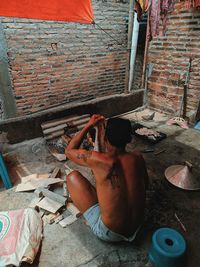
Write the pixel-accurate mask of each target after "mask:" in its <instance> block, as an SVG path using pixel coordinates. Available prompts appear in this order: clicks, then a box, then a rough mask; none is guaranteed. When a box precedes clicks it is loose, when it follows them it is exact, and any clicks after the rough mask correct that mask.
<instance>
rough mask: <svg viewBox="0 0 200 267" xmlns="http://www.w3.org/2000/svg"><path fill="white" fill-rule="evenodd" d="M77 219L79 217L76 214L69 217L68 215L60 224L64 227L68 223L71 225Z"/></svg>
mask: <svg viewBox="0 0 200 267" xmlns="http://www.w3.org/2000/svg"><path fill="white" fill-rule="evenodd" d="M76 220H77V217H76V216H74V215H69V216H68V217H66V218H65V219H64V220H62V221H60V222H59V224H60V225H61V226H62V227H66V226H67V225H70V224H72V223H74V222H75V221H76Z"/></svg>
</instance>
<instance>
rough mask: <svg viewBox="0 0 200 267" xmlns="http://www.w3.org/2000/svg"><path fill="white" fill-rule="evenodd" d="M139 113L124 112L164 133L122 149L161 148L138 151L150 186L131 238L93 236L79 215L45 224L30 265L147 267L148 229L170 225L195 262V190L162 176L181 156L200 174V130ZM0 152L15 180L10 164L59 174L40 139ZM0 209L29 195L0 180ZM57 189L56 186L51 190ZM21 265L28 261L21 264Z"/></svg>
mask: <svg viewBox="0 0 200 267" xmlns="http://www.w3.org/2000/svg"><path fill="white" fill-rule="evenodd" d="M145 112H148V111H147V110H146V111H143V112H133V113H129V114H127V115H126V116H125V117H126V118H129V119H130V120H134V121H138V122H140V123H142V124H144V125H147V126H149V127H153V128H156V129H157V130H159V131H161V132H163V133H166V134H167V138H166V139H164V140H162V141H160V142H159V143H157V144H156V145H150V144H149V143H147V142H145V141H143V140H141V139H139V138H136V137H133V140H132V142H131V144H129V145H128V147H127V149H128V150H129V151H132V150H134V149H138V150H144V149H149V148H151V149H154V152H157V151H160V150H163V149H165V152H163V153H161V154H159V155H155V154H154V153H145V154H143V155H144V157H145V160H146V164H147V168H148V173H149V176H150V188H149V190H148V193H147V212H146V219H145V223H144V225H143V227H142V229H141V231H140V232H139V234H138V237H137V239H136V240H135V242H133V243H131V244H128V243H120V244H117V245H115V244H114V245H113V244H107V243H104V242H102V241H100V240H98V239H97V238H96V237H95V236H93V234H92V233H91V231H90V229H89V227H88V226H86V225H85V223H84V220H83V218H80V219H78V220H77V221H76V222H75V223H73V224H72V225H70V226H68V227H67V228H62V227H61V226H60V225H58V224H53V225H46V226H45V228H44V239H43V241H42V247H41V251H40V253H39V254H38V255H37V257H36V259H35V261H34V263H33V264H32V266H33V267H36V266H39V267H58V266H59V267H77V266H84V267H95V266H102V267H103V266H120V267H121V266H126V267H129V266H130V267H147V266H151V264H150V263H149V262H148V254H147V253H148V249H149V247H150V243H151V236H152V233H153V232H154V231H155V230H156V229H157V228H159V227H173V228H174V229H176V230H178V231H179V232H180V233H182V234H183V235H184V237H185V239H186V241H187V245H188V267H199V266H200V253H199V251H200V232H199V225H200V209H199V207H200V194H199V192H188V191H183V190H180V189H178V188H175V187H173V186H172V185H170V184H169V183H168V182H167V181H166V180H165V178H164V171H165V169H166V168H167V167H168V166H170V165H174V164H182V163H183V162H184V161H185V160H187V161H189V162H191V163H192V164H193V166H194V174H195V176H196V177H197V178H198V179H199V177H200V175H199V174H200V169H199V166H200V132H199V131H198V130H194V129H192V128H190V129H188V130H183V129H181V128H180V127H179V126H175V125H173V126H170V127H169V126H166V125H165V121H166V120H167V117H165V116H164V115H162V114H159V113H157V112H156V115H155V118H154V121H151V122H144V121H142V120H141V115H143V114H144V113H145ZM34 144H38V146H39V148H40V152H39V153H33V151H32V150H34V149H32V147H33V145H34ZM9 152H10V153H9V154H7V156H6V161H7V166H8V168H9V172H10V175H11V177H12V179H13V182H14V183H15V185H16V184H17V181H16V179H15V177H16V175H15V167H16V166H17V165H18V164H23V163H24V164H26V166H27V169H28V170H29V171H30V173H35V172H41V173H42V172H49V171H52V170H53V169H54V168H55V167H56V166H58V167H60V168H61V170H62V173H63V176H64V167H63V163H60V162H58V161H56V160H55V159H54V158H53V157H52V156H51V155H50V154H49V152H48V151H47V150H46V147H45V145H44V144H43V143H42V138H37V139H34V140H31V141H26V142H23V143H19V144H16V145H12V146H10V147H9ZM68 165H69V166H71V167H72V168H74V169H77V170H80V171H81V172H82V173H83V175H86V176H87V177H88V178H89V180H90V181H92V175H91V172H90V170H88V169H86V168H80V167H78V166H75V165H74V164H73V163H72V162H68ZM0 187H1V188H0V203H1V204H0V210H1V211H6V210H12V209H19V208H26V207H27V206H28V203H30V201H31V199H32V198H33V197H34V196H33V193H30V192H29V193H15V187H13V188H12V189H10V190H4V189H3V187H2V184H1V185H0ZM57 190H59V189H57ZM175 213H176V214H177V215H178V217H179V218H180V219H181V222H182V223H183V224H184V226H185V228H186V232H185V231H184V230H183V228H182V227H181V224H180V223H179V222H178V221H177V220H176V218H175V216H174V215H175ZM22 266H28V265H27V264H23V265H22Z"/></svg>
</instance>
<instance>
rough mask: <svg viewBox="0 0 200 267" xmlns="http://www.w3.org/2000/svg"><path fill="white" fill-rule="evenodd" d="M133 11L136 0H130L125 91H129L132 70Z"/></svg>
mask: <svg viewBox="0 0 200 267" xmlns="http://www.w3.org/2000/svg"><path fill="white" fill-rule="evenodd" d="M133 13H134V0H130V4H129V19H128V43H127V50H128V53H127V64H126V74H125V89H124V93H125V94H127V93H128V82H129V71H130V52H131V39H132V31H133Z"/></svg>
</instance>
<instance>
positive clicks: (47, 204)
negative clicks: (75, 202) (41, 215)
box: [37, 197, 63, 213]
mask: <svg viewBox="0 0 200 267" xmlns="http://www.w3.org/2000/svg"><path fill="white" fill-rule="evenodd" d="M37 206H38V207H40V208H42V209H44V210H47V211H49V212H51V213H56V212H57V211H58V210H59V209H60V208H61V207H62V206H63V204H61V203H59V202H56V201H54V200H52V199H50V198H48V197H44V198H43V199H42V200H41V201H40V202H39V203H38V205H37Z"/></svg>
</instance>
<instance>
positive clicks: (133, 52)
mask: <svg viewBox="0 0 200 267" xmlns="http://www.w3.org/2000/svg"><path fill="white" fill-rule="evenodd" d="M138 35H139V22H138V20H137V13H135V14H134V23H133V34H132V44H131V59H130V77H129V86H128V91H129V92H130V91H131V87H132V83H133V75H134V70H135V60H136V53H137V44H138Z"/></svg>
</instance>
